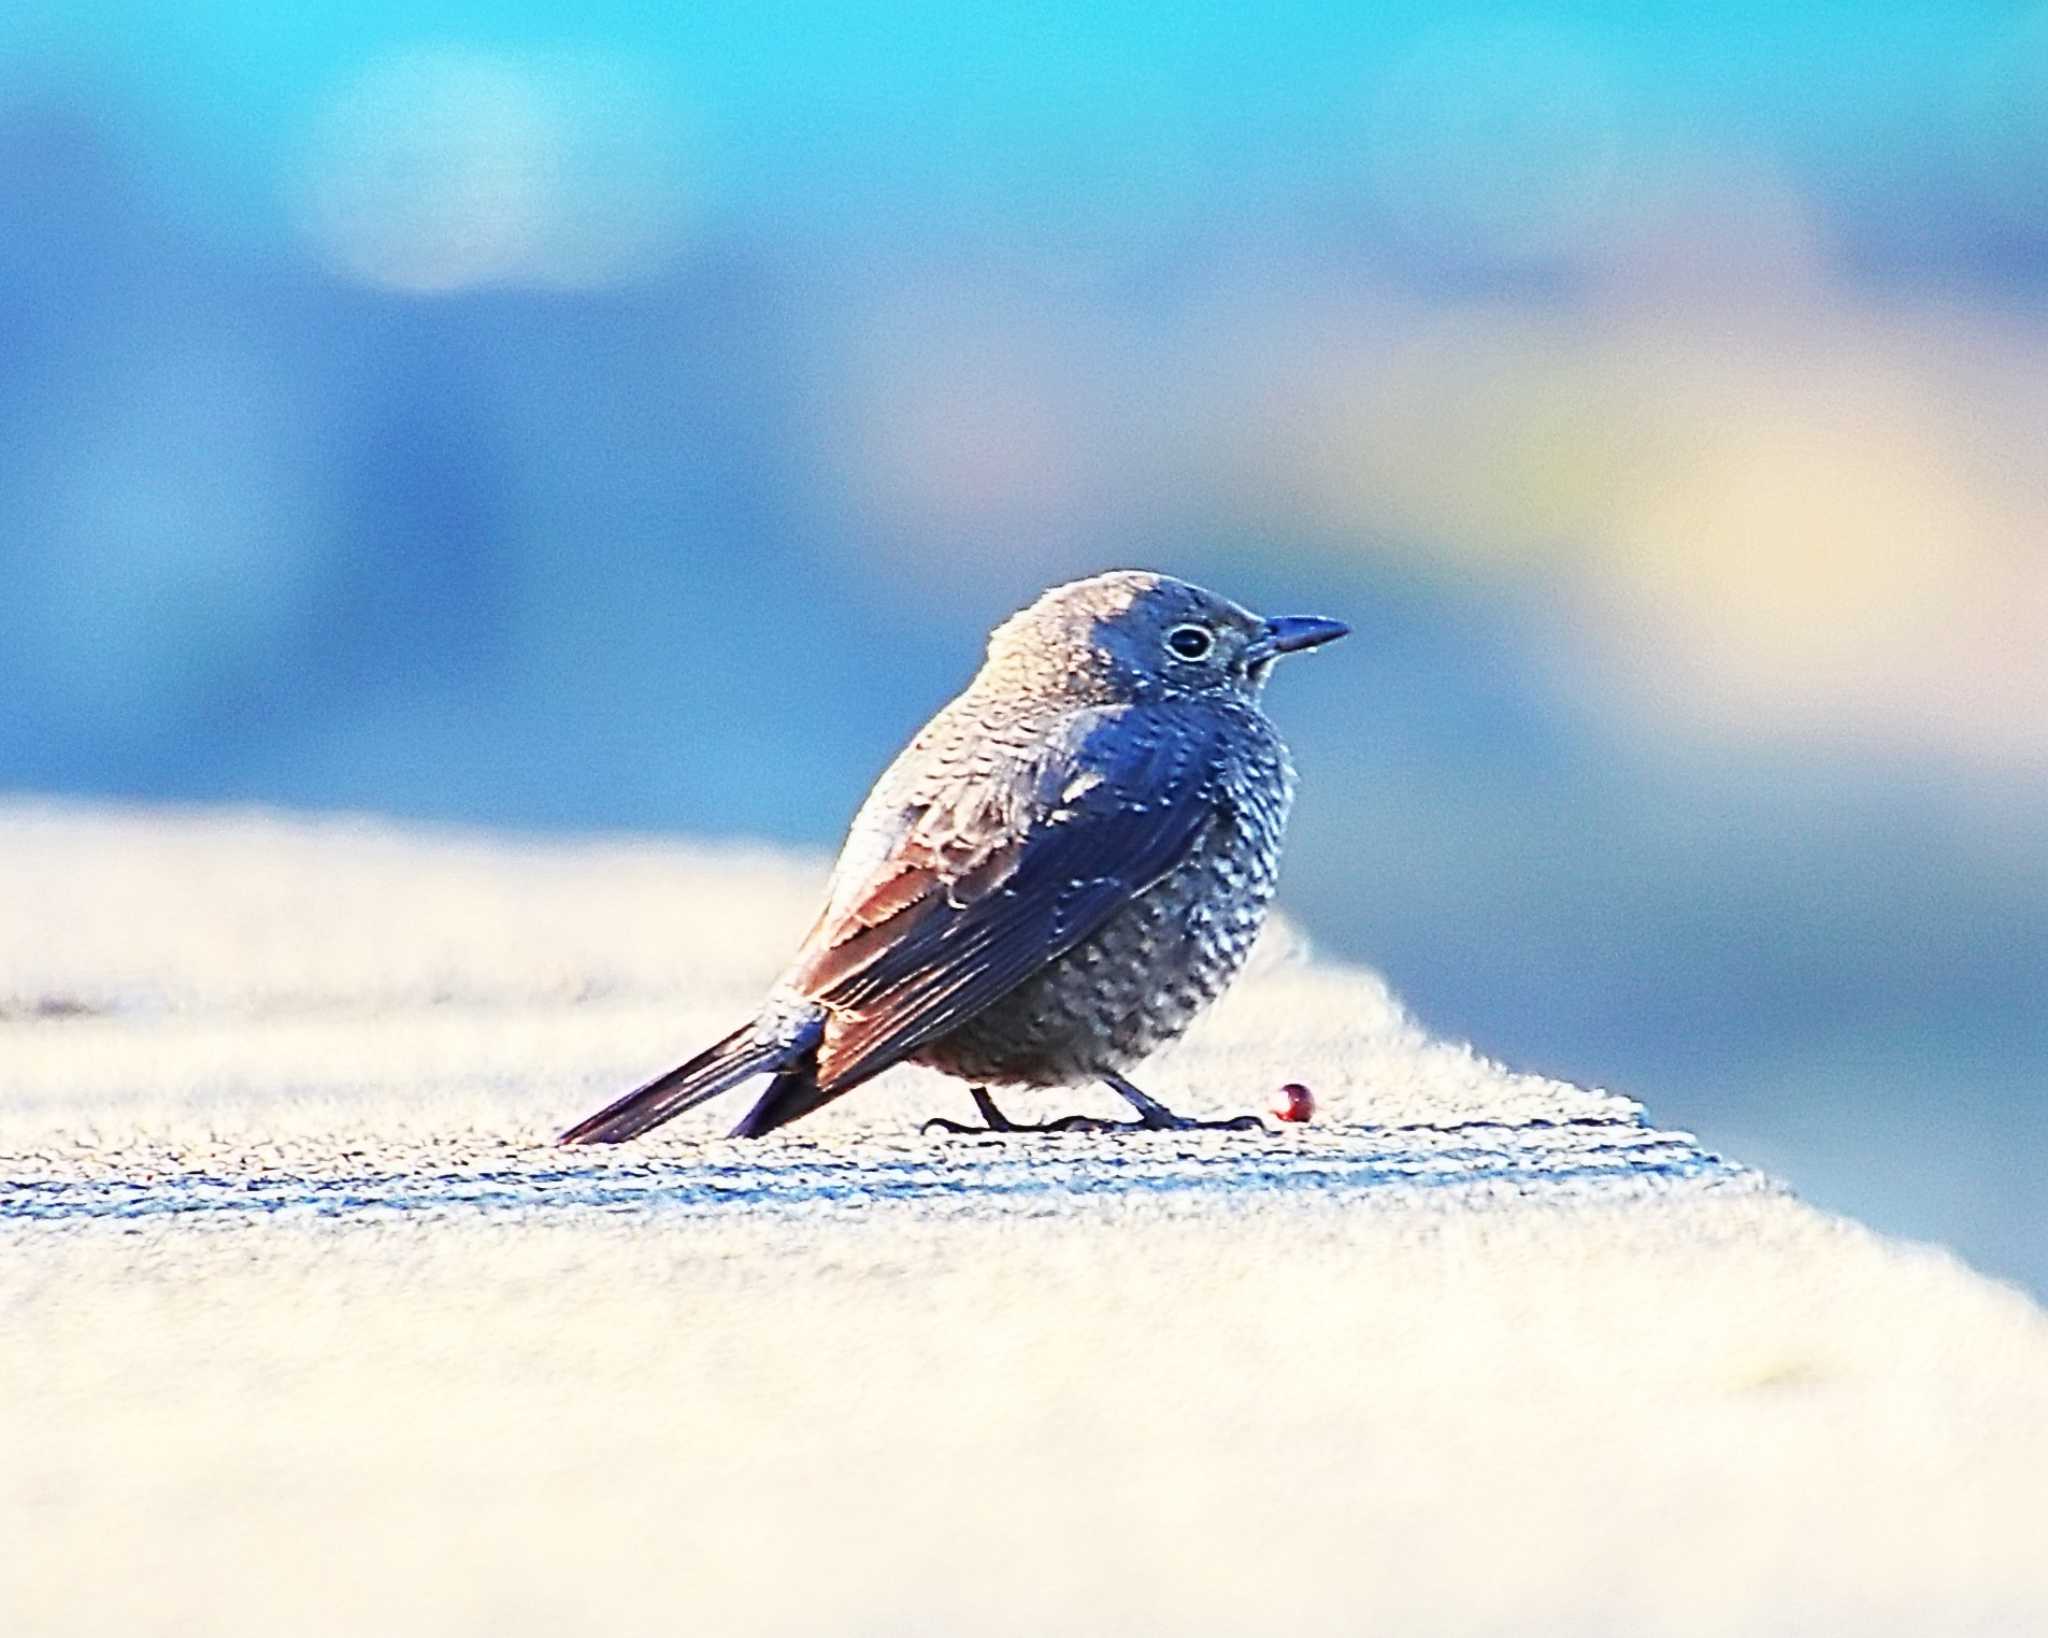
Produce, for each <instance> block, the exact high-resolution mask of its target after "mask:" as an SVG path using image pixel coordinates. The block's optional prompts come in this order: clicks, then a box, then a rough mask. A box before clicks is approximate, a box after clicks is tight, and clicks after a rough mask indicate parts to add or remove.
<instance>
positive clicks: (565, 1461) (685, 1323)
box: [0, 805, 2048, 1634]
mask: <svg viewBox="0 0 2048 1638" xmlns="http://www.w3.org/2000/svg"><path fill="white" fill-rule="evenodd" d="M822 869H823V861H821V860H792V859H789V858H785V857H782V856H779V855H771V854H767V853H763V852H759V851H756V850H749V849H707V848H691V847H684V846H678V845H673V844H664V845H658V846H657V845H652V844H646V845H626V844H616V845H566V844H564V845H540V844H515V843H509V842H504V841H494V840H491V839H488V838H480V837H470V836H463V835H458V834H447V833H418V832H413V833H407V832H402V831H397V830H392V829H387V828H383V827H378V826H373V825H365V824H357V823H344V822H334V823H315V822H304V821H293V822H286V821H278V820H269V819H264V818H261V817H251V816H236V815H189V816H176V815H164V814H136V815H123V814H119V813H112V812H108V811H105V810H91V809H76V808H51V807H29V806H20V805H17V806H15V807H13V808H10V809H0V905H4V906H5V907H6V909H5V914H4V916H0V1317H4V1332H0V1407H4V1410H0V1542H4V1543H5V1544H6V1546H5V1548H4V1550H0V1630H5V1631H6V1632H8V1633H10V1634H13V1633H52V1634H58V1633H66V1634H68V1633H99V1632H108V1633H112V1632H121V1633H128V1634H133V1633H151V1634H154V1633H188V1632H189V1633H216V1632H221V1633H240V1632H252V1633H253V1632H259V1631H260V1632H264V1633H276V1632H279V1631H287V1632H293V1633H329V1632H332V1633H357V1632H437V1633H438V1632H450V1633H469V1632H477V1633H483V1632H492V1633H500V1634H522V1633H529V1632H530V1633H564V1632H580V1631H588V1630H596V1629H597V1628H599V1627H600V1626H602V1627H603V1628H605V1629H607V1630H611V1631H615V1632H650V1633H653V1632H663V1633H665V1632H674V1631H678V1630H693V1631H709V1632H791V1633H796V1632H832V1633H838V1632H849V1633H868V1632H872V1633H896V1632H918V1633H925V1632H929V1633H960V1632H983V1631H988V1632H1016V1633H1026V1632H1031V1633H1037V1632H1045V1631H1052V1630H1080V1631H1104V1632H1107V1631H1174V1632H1218V1633H1224V1632H1333V1633H1334V1632H1343V1633H1350V1632H1364V1631H1374V1632H1381V1631H1384V1632H1459V1633H1464V1632H1472V1633H1481V1632H1486V1633H1491V1632H1501V1633H1530V1632H1558V1633H1608V1632H1611V1633H1666V1632H1669V1633H1724V1632H1736V1631H1739V1632H1745V1633H1747V1632H1786V1633H1792V1632H1801V1633H1809V1632H1818V1631H1826V1632H1831V1633H1835V1632H1853V1633H1865V1632H1867V1633H1894V1632H1896V1633H1901V1634H1906V1633H1911V1634H1923V1633H1930V1632H1940V1633H1952V1632H1984V1633H2022V1632H2028V1631H2038V1630H2048V1554H2043V1553H2042V1551H2041V1550H2040V1522H2039V1521H2040V1519H2041V1517H2042V1516H2043V1512H2044V1509H2048V1479H2044V1478H2043V1475H2044V1474H2048V1316H2044V1315H2043V1313H2042V1311H2041V1310H2040V1309H2039V1308H2037V1307H2036V1306H2035V1305H2034V1304H2033V1303H2032V1302H2030V1301H2029V1300H2028V1299H2027V1298H2026V1297H2025V1296H2023V1295H2022V1294H2021V1293H2019V1292H2017V1291H2015V1290H2013V1289H2011V1288H2008V1287H2005V1286H2002V1285H1998V1284H1995V1283H1993V1282H1990V1281H1987V1280H1984V1279H1981V1278H1979V1277H1977V1276H1976V1275H1974V1274H1972V1273H1971V1272H1970V1271H1968V1270H1967V1269H1966V1268H1964V1267H1963V1266H1962V1265H1960V1264H1959V1263H1958V1262H1956V1261H1955V1260H1954V1259H1952V1258H1950V1257H1949V1256H1947V1255H1945V1254H1944V1253H1941V1252H1939V1251H1936V1250H1931V1249H1928V1248H1922V1247H1914V1246H1907V1245H1901V1244H1898V1243H1895V1242H1889V1241H1886V1240H1883V1239H1880V1238H1878V1237H1877V1236H1874V1235H1872V1234H1870V1233H1868V1232H1866V1231H1864V1230H1862V1229H1861V1228H1859V1227H1857V1226H1856V1225H1853V1224H1849V1223H1845V1222H1842V1221H1840V1220H1837V1219H1831V1218H1827V1217H1824V1216H1822V1215H1820V1214H1818V1213H1815V1212H1813V1211H1811V1210H1809V1209H1808V1208H1806V1207H1804V1206H1803V1205H1801V1204H1800V1203H1798V1202H1797V1201H1795V1200H1793V1199H1791V1198H1790V1197H1788V1196H1787V1195H1786V1194H1785V1193H1783V1192H1782V1191H1781V1190H1779V1189H1777V1188H1776V1187H1774V1186H1773V1185H1771V1184H1770V1183H1768V1182H1767V1181H1766V1180H1764V1179H1762V1178H1760V1177H1758V1176H1756V1175H1755V1174H1754V1173H1751V1172H1748V1171H1746V1170H1744V1169H1742V1168H1741V1167H1739V1166H1737V1165H1732V1164H1730V1163H1728V1162H1725V1161H1722V1160H1720V1159H1718V1158H1717V1157H1714V1156H1710V1155H1705V1154H1702V1153H1701V1152H1700V1151H1699V1150H1698V1148H1697V1147H1696V1146H1695V1145H1694V1144H1692V1143H1691V1141H1690V1140H1689V1139H1687V1138H1686V1137H1685V1136H1684V1135H1683V1134H1677V1133H1669V1132H1661V1131H1659V1130H1657V1129H1656V1127H1655V1125H1654V1123H1653V1122H1650V1121H1648V1120H1647V1119H1645V1118H1643V1117H1642V1116H1641V1112H1640V1111H1638V1110H1637V1109H1636V1108H1635V1106H1634V1105H1632V1104H1630V1103H1628V1102H1627V1101H1625V1100H1623V1099H1620V1098H1615V1097H1610V1096H1606V1095H1603V1094H1599V1093H1594V1092H1588V1091H1583V1090H1580V1089H1575V1088H1570V1087H1565V1086H1560V1085H1558V1084H1557V1083H1554V1082H1547V1081H1542V1080H1539V1079H1535V1078H1532V1077H1513V1076H1508V1075H1506V1074H1504V1073H1503V1072H1501V1071H1500V1070H1498V1069H1496V1068H1494V1067H1493V1066H1491V1065H1488V1064H1487V1063H1485V1062H1484V1061H1483V1060H1482V1059H1480V1058H1478V1057H1476V1056H1474V1055H1473V1054H1471V1053H1470V1052H1468V1051H1465V1050H1463V1049H1460V1048H1456V1047H1452V1046H1447V1045H1444V1044H1442V1043H1436V1042H1431V1041H1429V1040H1427V1039H1426V1038H1424V1037H1423V1036H1422V1035H1421V1034H1420V1033H1419V1032H1418V1031H1417V1030H1416V1029H1415V1028H1414V1027H1413V1026H1412V1024H1410V1023H1409V1021H1408V1020H1407V1019H1406V1018H1405V1017H1404V1016H1403V1015H1402V1014H1401V1012H1400V1010H1399V1008H1398V1007H1397V1006H1396V1005H1395V1004H1394V1003H1393V1001H1392V1000H1391V999H1390V998H1389V997H1388V996H1387V994H1386V992H1385V990H1384V988H1383V987H1382V986H1381V985H1379V984H1378V983H1377V981H1376V980H1374V979H1373V978H1372V977H1371V976H1370V975H1369V974H1365V973H1361V972H1356V971H1342V970H1336V969H1329V968H1324V967H1320V966H1316V965H1313V964H1310V963H1309V962H1308V961H1307V960H1306V957H1305V954H1304V952H1302V951H1301V950H1300V949H1299V948H1297V947H1295V946H1294V945H1293V943H1292V941H1291V940H1290V939H1289V938H1288V937H1287V936H1286V935H1285V933H1284V930H1283V931H1282V933H1281V934H1280V936H1278V937H1275V938H1273V939H1271V940H1269V945H1268V948H1267V949H1265V950H1264V951H1262V954H1261V958H1260V960H1259V963H1258V967H1257V970H1256V971H1255V973H1254V974H1253V975H1252V976H1251V977H1250V978H1248V979H1247V980H1246V981H1245V982H1244V983H1243V984H1242V985H1240V987H1239V988H1238V989H1237V990H1236V991H1235V992H1233V994H1232V996H1231V997H1230V998H1229V999H1228V1000H1227V1001H1226V1002H1225V1004H1224V1005H1223V1006H1222V1007H1221V1008H1219V1009H1218V1011H1217V1013H1216V1014H1215V1015H1214V1017H1213V1018H1212V1019H1210V1020H1209V1021H1208V1022H1207V1023H1206V1024H1205V1025H1204V1026H1203V1027H1202V1029H1201V1030H1200V1031H1199V1032H1198V1034H1197V1035H1196V1036H1195V1037H1193V1038H1191V1039H1190V1040H1189V1041H1188V1042H1187V1043H1185V1044H1184V1045H1183V1046H1182V1047H1180V1048H1178V1049H1176V1050H1175V1051H1174V1052H1173V1053H1171V1054H1166V1055H1162V1057H1161V1058H1160V1059H1159V1060H1157V1061H1156V1062H1155V1063H1154V1064H1153V1065H1152V1066H1149V1068H1148V1073H1147V1074H1146V1075H1145V1076H1143V1077H1142V1078H1141V1084H1144V1085H1146V1086H1148V1087H1150V1088H1151V1089H1153V1090H1154V1091H1155V1092H1157V1093H1159V1094H1161V1095H1163V1096H1167V1097H1168V1098H1169V1099H1170V1100H1171V1101H1174V1102H1176V1103H1177V1104H1179V1105H1181V1106H1184V1107H1186V1108H1188V1109H1190V1110H1197V1109H1201V1110H1213V1111H1217V1112H1223V1111H1233V1112H1234V1111H1235V1110H1236V1109H1238V1108H1241V1107H1244V1106H1246V1105H1248V1104H1251V1105H1256V1104H1257V1103H1259V1102H1262V1101H1263V1099H1264V1096H1265V1094H1266V1092H1267V1091H1269V1090H1270V1089H1271V1087H1273V1086H1274V1085H1276V1084H1278V1082H1280V1081H1282V1080H1287V1079H1303V1080H1306V1081H1308V1082H1310V1083H1311V1084H1312V1085H1313V1086H1314V1087H1315V1089H1316V1091H1317V1093H1318V1095H1319V1098H1320V1100H1321V1105H1322V1109H1321V1116H1320V1119H1319V1120H1318V1121H1317V1123H1316V1124H1315V1125H1313V1126H1311V1127H1309V1128H1306V1129H1303V1130H1289V1131H1286V1132H1275V1133H1273V1134H1271V1135H1269V1136H1264V1137H1261V1136H1257V1135H1230V1136H1206V1135H1205V1136H1199V1137H1195V1138H1181V1137H1172V1136H1168V1137H1145V1138H1110V1139H1104V1138H1100V1137H1094V1138H1083V1137H1074V1138H1065V1139H1055V1140H1046V1139H1011V1140H1005V1141H973V1140H962V1139H956V1138H937V1137H931V1138H927V1137H923V1136H921V1135H920V1134H919V1133H918V1130H917V1123H918V1121H919V1119H920V1118H921V1117H922V1116H923V1115H925V1114H931V1113H943V1114H949V1115H952V1116H955V1117H964V1116H965V1115H966V1114H967V1113H968V1108H967V1103H966V1099H965V1096H964V1094H963V1093H962V1092H961V1091H960V1089H959V1088H958V1087H956V1086H954V1085H952V1084H951V1083H948V1082H945V1081H943V1080H941V1079H939V1078H937V1077H932V1076H927V1075H924V1074H921V1073H918V1072H905V1073H901V1074H898V1075H892V1076H891V1077H889V1078H887V1079H886V1080H885V1081H884V1082H882V1083H878V1084H877V1085H876V1086H874V1087H872V1088H868V1089H864V1090H863V1091H862V1092H861V1093H859V1094H857V1095H856V1096H854V1097H852V1098H850V1099H848V1100H846V1101H845V1103H844V1104H842V1105H840V1106H837V1107H835V1108H834V1109H833V1110H831V1111H828V1112H827V1114H826V1115H824V1116H821V1117H819V1118H818V1119H816V1120H814V1121H807V1122H805V1123H803V1124H801V1125H800V1126H798V1127H797V1128H795V1129H794V1131H793V1132H792V1134H790V1135H789V1136H787V1137H786V1138H776V1139H769V1140H766V1141H763V1142H761V1143H757V1144H753V1145H737V1144H729V1143H726V1142H723V1141H721V1140H718V1139H716V1138H715V1137H712V1136H710V1135H709V1134H710V1133H711V1132H714V1131H716V1130H718V1129H720V1128H719V1127H718V1125H717V1123H716V1121H715V1120H714V1121H713V1122H712V1123H710V1124H708V1125H707V1124H705V1123H701V1122H698V1121H694V1120H686V1121H684V1122H681V1123H678V1125H677V1126H674V1127H671V1128H667V1129H664V1131H663V1132H662V1133H660V1134H658V1135H657V1136H656V1137H655V1138H653V1139H651V1140H648V1141H646V1142H644V1143H642V1144H640V1145H636V1146H632V1147H628V1148H624V1149H620V1150H615V1151H559V1150H555V1149H553V1148H551V1147H549V1146H547V1144H546V1142H545V1139H546V1137H547V1136H548V1134H550V1133H551V1132H552V1131H553V1130H554V1129H556V1128H557V1127H559V1126H560V1125H561V1124H563V1123H565V1122H566V1121H568V1120H570V1119H572V1118H574V1117H576V1116H579V1115H581V1114H584V1113H587V1112H588V1110H589V1109H590V1108H592V1107H594V1106H595V1104H596V1103H597V1102H598V1101H601V1100H602V1099H603V1098H605V1097H607V1096H609V1095H610V1094H611V1093H613V1092H614V1091H616V1090H618V1089H619V1088H620V1087H622V1086H623V1085H625V1084H626V1083H628V1082H630V1081H631V1080H633V1079H636V1078H638V1077H639V1076H641V1075H642V1074H644V1073H645V1072H647V1071H649V1070H651V1069H654V1068H658V1067H661V1066H662V1065H664V1064H665V1063H667V1062H668V1061H670V1060H671V1059H672V1058H674V1057H676V1056H679V1055H680V1054H681V1053H682V1052H683V1051H685V1050H687V1049H689V1048H691V1047H693V1046H694V1045H696V1044H699V1042H700V1040H701V1039H702V1038H704V1037H706V1036H708V1035H709V1034H710V1033H711V1032H712V1031H714V1030H716V1029H719V1028H723V1027H727V1026H729V1024H730V1023H731V1022H733V1021H736V1019H737V1017H738V1016H739V1015H740V1013H742V1012H743V1011H744V1010H745V1008H746V1006H747V1004H748V1002H749V1001H750V1000H751V998H752V996H753V995H754V993H755V992H756V991H757V990H758V988H759V986H760V984H761V983H762V982H763V981H764V980H765V978H766V977H767V976H768V975H769V974H770V973H772V971H773V970H774V968H775V967H776V966H777V965H778V964H779V961H780V959H781V957H782V955H783V954H784V953H785V951H786V950H787V948H788V947H789V944H790V942H791V941H792V940H793V939H794V937H795V936H796V935H797V934H798V933H799V932H800V931H801V927H802V924H803V923H804V921H805V920H806V919H807V916H808V913H809V911H810V909H811V902H810V901H811V895H812V894H813V893H814V891H815V889H816V886H817V884H818V882H819V881H820V879H821V877H822ZM1021 1107H1022V1106H1020V1112H1021ZM1058 1107H1060V1108H1061V1109H1065V1108H1078V1107H1089V1108H1095V1109H1098V1110H1099V1111H1100V1112H1103V1113H1109V1112H1111V1105H1110V1103H1109V1102H1108V1100H1107V1099H1101V1100H1098V1099H1096V1098H1095V1097H1094V1096H1092V1095H1091V1096H1090V1097H1087V1098H1080V1097H1076V1098H1074V1099H1071V1100H1067V1101H1064V1102H1062V1103H1060V1104H1059V1106H1058ZM714 1113H724V1111H715V1112H714ZM731 1113H737V1109H736V1108H735V1109H734V1110H732V1111H731Z"/></svg>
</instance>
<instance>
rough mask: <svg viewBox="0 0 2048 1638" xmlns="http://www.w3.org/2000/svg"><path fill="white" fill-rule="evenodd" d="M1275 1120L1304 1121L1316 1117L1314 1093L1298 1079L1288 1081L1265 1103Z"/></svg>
mask: <svg viewBox="0 0 2048 1638" xmlns="http://www.w3.org/2000/svg"><path fill="white" fill-rule="evenodd" d="M1267 1108H1269V1109H1270V1110H1271V1111H1272V1112H1273V1118H1274V1119H1275V1120H1292V1121H1304V1120H1314V1119H1315V1118H1316V1095H1315V1094H1314V1093H1313V1092H1311V1091H1310V1090H1309V1089H1308V1088H1307V1087H1305V1086H1303V1085H1302V1084H1301V1082H1299V1081H1289V1082H1288V1083H1287V1084H1286V1085H1285V1086H1283V1087H1281V1088H1280V1090H1279V1091H1278V1092H1275V1093H1274V1094H1273V1101H1272V1102H1271V1103H1270V1104H1268V1105H1267Z"/></svg>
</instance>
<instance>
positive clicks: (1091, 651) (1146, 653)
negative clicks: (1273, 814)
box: [988, 569, 1351, 701]
mask: <svg viewBox="0 0 2048 1638" xmlns="http://www.w3.org/2000/svg"><path fill="white" fill-rule="evenodd" d="M1350 629H1351V628H1350V627H1348V626H1346V625H1345V624H1344V623H1343V622H1342V621H1340V620H1324V619H1319V618H1314V617H1309V616H1301V615H1283V616H1281V617H1279V618H1277V619H1267V618H1266V617H1264V616H1262V615H1257V614H1254V613H1252V612H1251V610H1249V609H1246V608H1241V607H1239V606H1238V605H1237V604H1236V603H1233V602H1231V601H1230V600H1229V599H1228V598H1226V597H1218V596H1217V595H1216V594H1215V593H1214V592H1210V591H1204V590H1203V589H1202V588H1201V587H1200V586H1191V585H1189V584H1188V583H1187V582H1186V581H1185V580H1175V579H1173V578H1172V577H1171V576H1170V575H1163V574H1150V573H1146V572H1144V571H1141V570H1136V569H1121V570H1117V571H1116V572H1114V573H1111V574H1098V575H1094V576H1092V577H1091V578H1089V579H1087V580H1075V581H1072V582H1070V583H1068V584H1067V585H1064V586H1055V587H1053V588H1052V590H1051V591H1048V592H1046V593H1044V594H1043V595H1042V596H1040V597H1039V599H1038V601H1037V602H1035V603H1033V604H1032V605H1031V606H1030V607H1029V608H1026V609H1023V610H1020V611H1019V612H1018V613H1016V614H1013V615H1011V616H1010V618H1009V619H1007V620H1005V621H1004V622H1003V623H1002V624H1001V625H999V626H997V627H996V629H995V631H994V632H993V633H992V634H991V635H990V637H989V640H988V666H989V670H990V671H994V672H999V673H1001V674H1003V675H1004V676H1005V677H1007V678H1011V679H1015V680H1018V681H1024V680H1027V679H1028V680H1029V681H1030V682H1032V683H1035V684H1037V685H1038V686H1041V687H1064V688H1068V689H1071V690H1072V691H1073V692H1075V693H1076V694H1077V695H1080V696H1082V697H1085V698H1088V699H1091V700H1092V699H1106V700H1113V701H1121V700H1144V699H1159V698H1165V697H1171V696H1174V695H1195V694H1218V693H1221V694H1235V695H1238V696H1240V697H1241V698H1244V699H1248V700H1256V699H1257V698H1258V696H1259V691H1260V690H1261V689H1262V688H1264V687H1265V684H1266V678H1267V676H1268V674H1269V673H1270V672H1271V671H1272V669H1273V662H1274V661H1275V660H1277V659H1278V658H1279V657H1280V656H1281V655H1283V654H1292V653H1296V652H1299V651H1300V650H1302V649H1307V648H1314V647H1315V646H1316V645H1317V644H1319V643H1327V642H1331V641H1333V640H1334V639H1336V638H1338V637H1342V636H1344V635H1345V634H1346V633H1347V632H1348V631H1349V630H1350Z"/></svg>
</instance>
